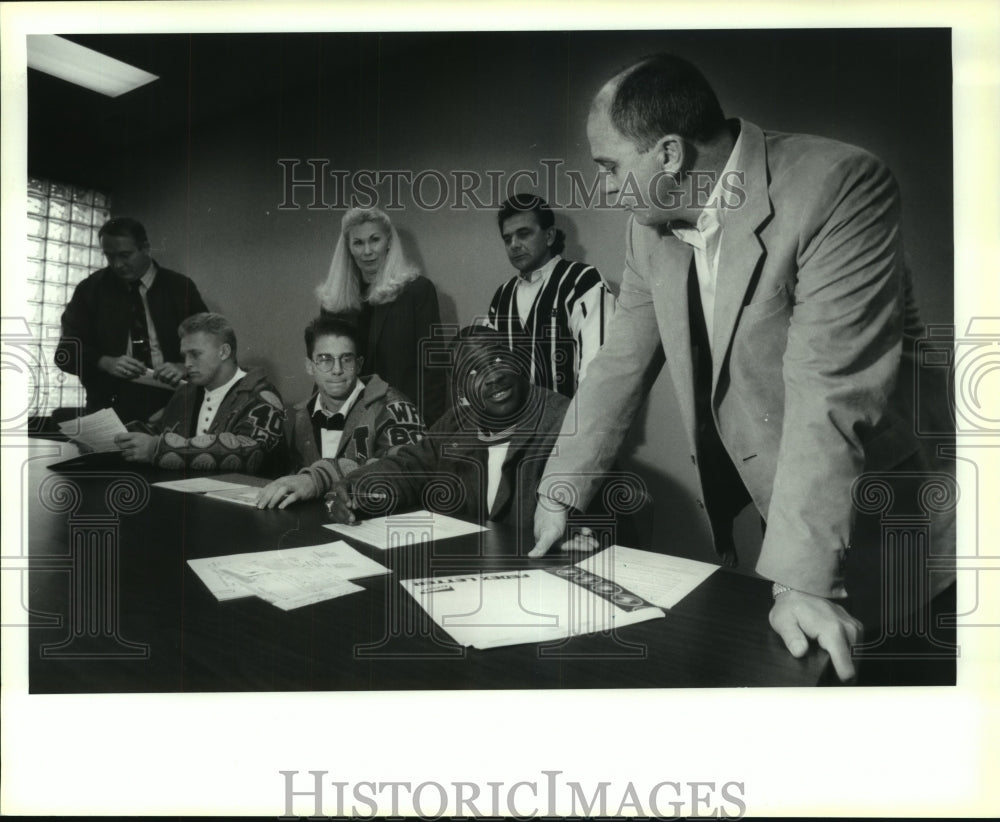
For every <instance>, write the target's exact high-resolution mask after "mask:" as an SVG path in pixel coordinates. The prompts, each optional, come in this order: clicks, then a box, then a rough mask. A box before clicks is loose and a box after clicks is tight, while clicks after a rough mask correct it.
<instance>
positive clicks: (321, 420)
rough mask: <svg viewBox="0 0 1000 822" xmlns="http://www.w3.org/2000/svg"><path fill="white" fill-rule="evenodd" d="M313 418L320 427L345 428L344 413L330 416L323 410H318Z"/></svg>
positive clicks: (339, 429)
mask: <svg viewBox="0 0 1000 822" xmlns="http://www.w3.org/2000/svg"><path fill="white" fill-rule="evenodd" d="M313 420H314V421H315V422H316V424H317V425H318V426H319V427H320V428H325V429H326V430H327V431H343V430H344V415H343V414H340V413H337V414H334V415H333V416H330V417H328V416H327V415H326V414H324V413H323V412H322V411H316V412H314V413H313Z"/></svg>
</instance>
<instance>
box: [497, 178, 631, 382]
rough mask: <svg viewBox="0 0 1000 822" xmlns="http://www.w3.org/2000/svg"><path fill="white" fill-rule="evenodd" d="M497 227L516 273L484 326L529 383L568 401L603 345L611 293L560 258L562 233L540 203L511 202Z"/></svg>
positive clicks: (524, 197)
mask: <svg viewBox="0 0 1000 822" xmlns="http://www.w3.org/2000/svg"><path fill="white" fill-rule="evenodd" d="M497 222H498V223H499V226H500V235H501V236H502V237H503V242H504V247H505V248H506V250H507V257H508V258H509V259H510V262H511V265H513V266H514V268H516V269H517V272H518V273H517V275H516V276H514V277H511V279H510V280H508V281H507V282H506V283H504V284H503V285H502V286H500V288H498V289H497V291H496V293H495V294H494V295H493V300H492V301H491V303H490V309H489V313H488V315H487V325H489V326H490V327H491V328H494V329H496V330H497V331H500V332H501V333H502V334H503V336H504V337H505V338H506V340H507V345H508V347H509V348H510V349H511V350H512V351H515V352H517V353H519V354H520V355H521V356H522V357H523V358H524V361H525V362H526V363H528V370H529V373H530V376H531V382H532V383H534V384H535V385H539V386H542V387H543V388H548V389H550V390H552V391H557V392H559V393H560V394H564V395H565V396H567V397H572V396H573V395H574V394H575V393H576V389H577V386H578V385H579V384H580V381H581V380H582V379H583V378H584V376H585V375H586V373H587V366H588V364H589V363H590V361H591V360H592V359H593V358H594V355H595V354H596V353H597V350H598V349H599V348H600V347H601V345H603V344H604V329H605V328H606V327H607V323H608V321H609V320H610V319H611V315H612V314H613V313H614V309H615V297H614V294H612V293H611V291H610V290H609V289H608V286H607V284H606V283H605V282H604V280H603V279H602V277H601V275H600V273H599V272H598V270H597V269H596V268H594V267H593V266H592V265H587V264H586V263H577V262H571V261H570V260H564V259H563V258H562V257H561V256H560V253H561V251H562V247H563V241H564V237H563V233H562V232H561V231H560V230H559V229H557V228H556V227H555V216H554V215H553V214H552V209H551V208H549V206H548V203H546V202H545V200H543V199H542V198H541V197H537V196H535V195H533V194H518V195H515V196H514V197H511V198H510V199H509V200H507V201H506V202H504V204H503V205H502V206H501V207H500V212H499V214H498V216H497Z"/></svg>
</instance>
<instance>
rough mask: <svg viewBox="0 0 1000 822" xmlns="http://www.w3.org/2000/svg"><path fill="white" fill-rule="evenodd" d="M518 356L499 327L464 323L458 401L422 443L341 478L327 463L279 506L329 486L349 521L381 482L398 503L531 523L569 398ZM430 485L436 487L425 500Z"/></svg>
mask: <svg viewBox="0 0 1000 822" xmlns="http://www.w3.org/2000/svg"><path fill="white" fill-rule="evenodd" d="M522 360H523V358H522V357H520V356H519V355H518V354H517V353H516V352H512V351H511V350H510V349H508V348H507V346H506V344H505V341H504V338H503V337H502V335H500V334H499V333H498V332H496V331H494V330H492V329H489V328H486V327H483V326H474V327H470V328H466V329H464V330H463V331H462V332H461V333H460V334H459V335H458V339H457V341H456V347H455V366H454V389H455V393H456V402H455V403H454V406H453V408H451V409H450V410H449V411H448V412H447V413H446V414H445V415H444V416H443V417H442V418H441V419H440V420H438V422H437V423H435V424H434V426H433V427H432V428H431V429H430V430H429V431H428V432H427V435H426V436H425V437H424V438H423V439H422V440H421V441H420V442H417V443H411V444H409V445H404V446H403V447H402V448H400V449H399V450H398V451H396V452H395V453H393V454H391V455H387V456H385V457H383V458H382V459H379V460H374V461H371V462H369V463H367V464H366V465H364V466H362V467H361V468H360V469H358V470H357V471H353V472H352V473H350V474H348V475H347V476H346V478H344V479H341V480H337V481H333V480H332V479H331V474H330V472H329V471H319V470H315V469H314V468H309V469H306V471H305V472H304V474H303V476H308V477H309V478H310V480H311V481H310V486H311V487H308V488H305V487H304V488H302V489H301V490H302V492H301V493H298V492H295V493H291V494H289V495H288V496H286V497H285V498H284V499H282V500H281V501H280V502H278V503H277V504H278V506H279V507H282V508H283V507H285V506H286V505H288V504H290V503H292V502H295V501H297V500H299V499H314V498H316V497H319V496H321V495H323V494H327V504H328V507H329V508H330V513H331V516H332V518H333V519H335V520H337V521H340V522H352V521H354V519H355V510H356V498H357V496H358V495H360V494H363V493H364V492H365V488H366V487H374V486H377V487H378V489H379V491H380V493H383V494H389V495H392V496H394V500H392V501H393V502H394V503H395V508H396V510H406V509H408V508H420V507H429V508H434V509H437V510H438V512H439V513H444V514H449V515H453V516H457V517H461V518H462V519H466V520H471V521H474V522H485V521H487V520H494V521H500V520H503V521H513V522H515V523H518V524H519V525H521V526H522V527H530V526H531V523H532V518H533V516H534V512H535V501H536V498H537V495H536V488H537V485H538V478H539V476H540V475H541V470H542V468H543V466H544V464H545V459H546V457H547V455H548V454H549V452H550V451H551V450H552V447H553V445H554V444H555V441H556V435H557V433H558V432H559V428H560V426H561V424H562V418H563V415H564V413H565V411H566V406H567V404H568V400H567V399H566V398H565V397H563V396H561V395H559V394H556V393H554V392H552V391H549V390H547V389H544V388H539V387H538V386H532V385H530V384H529V382H528V379H527V371H526V367H525V363H524V362H522ZM431 486H433V490H434V493H429V494H427V495H426V496H427V499H424V496H425V494H424V492H425V489H429V488H430V487H431ZM265 490H266V489H265ZM262 502H263V503H265V504H267V505H268V506H270V505H273V504H275V501H274V500H265V499H263V498H262Z"/></svg>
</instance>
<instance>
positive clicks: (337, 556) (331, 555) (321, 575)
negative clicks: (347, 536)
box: [188, 542, 389, 611]
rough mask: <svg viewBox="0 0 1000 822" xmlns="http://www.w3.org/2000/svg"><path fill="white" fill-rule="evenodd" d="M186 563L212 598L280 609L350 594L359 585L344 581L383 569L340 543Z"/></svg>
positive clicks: (385, 571) (373, 574) (369, 575)
mask: <svg viewBox="0 0 1000 822" xmlns="http://www.w3.org/2000/svg"><path fill="white" fill-rule="evenodd" d="M188 565H190V566H191V569H192V570H193V571H194V572H195V573H196V574H197V575H198V577H199V578H200V579H201V581H202V582H204V583H205V585H206V586H207V587H208V590H209V591H211V592H212V593H213V594H214V595H215V598H216V599H218V600H229V599H238V598H240V597H248V596H257V597H260V598H261V599H263V600H265V601H267V602H270V603H271V604H272V605H275V606H277V607H278V608H281V609H282V610H283V611H290V610H292V609H293V608H301V607H302V606H303V605H312V604H313V603H315V602H323V601H324V600H327V599H335V598H336V597H341V596H344V595H345V594H353V593H354V592H355V591H360V590H362V588H361V586H360V585H355V584H354V583H352V582H349V580H352V579H362V578H364V577H372V576H378V575H380V574H388V573H389V569H388V568H386V567H385V566H384V565H380V564H379V563H377V562H375V560H373V559H369V558H368V557H366V556H364V555H363V554H359V553H358V552H357V551H355V550H354V549H353V548H351V546H350V545H348V544H347V543H346V542H331V543H328V544H326V545H308V546H305V547H304V548H285V549H281V550H277V551H259V552H256V553H249V554H231V555H229V556H225V557H209V558H207V559H189V560H188Z"/></svg>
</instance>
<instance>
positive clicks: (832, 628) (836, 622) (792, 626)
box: [770, 590, 863, 682]
mask: <svg viewBox="0 0 1000 822" xmlns="http://www.w3.org/2000/svg"><path fill="white" fill-rule="evenodd" d="M770 622H771V627H772V628H774V630H775V631H777V632H778V635H779V636H780V637H781V638H782V640H784V643H785V646H786V647H787V648H788V651H789V653H791V655H792V656H794V657H800V656H803V655H805V653H806V651H808V650H809V640H810V639H815V640H816V642H817V643H818V644H819V646H820V647H821V648H824V649H826V651H827V653H828V654H830V661H831V662H833V667H834V670H836V672H837V676H838V677H840V680H841V681H842V682H847V681H849V680H852V679H854V676H855V669H854V663H853V662H852V660H851V646H852V645H854V644H855V643H856V642H857V641H858V639H860V637H861V633H862V630H863V626H862V625H861V623H860V622H859V621H858V620H856V619H855V618H854V617H852V616H851V615H850V614H849V613H847V611H846V610H844V609H843V608H842V607H841V606H840V605H837V604H836V603H835V602H831V601H830V600H828V599H824V598H823V597H820V596H815V595H814V594H806V593H804V592H802V591H794V590H790V591H785V592H783V593H780V594H778V595H777V597H776V598H775V600H774V605H773V606H772V607H771V614H770Z"/></svg>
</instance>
